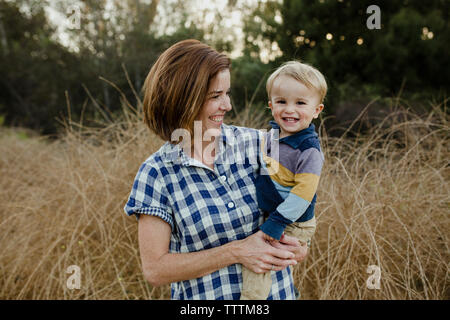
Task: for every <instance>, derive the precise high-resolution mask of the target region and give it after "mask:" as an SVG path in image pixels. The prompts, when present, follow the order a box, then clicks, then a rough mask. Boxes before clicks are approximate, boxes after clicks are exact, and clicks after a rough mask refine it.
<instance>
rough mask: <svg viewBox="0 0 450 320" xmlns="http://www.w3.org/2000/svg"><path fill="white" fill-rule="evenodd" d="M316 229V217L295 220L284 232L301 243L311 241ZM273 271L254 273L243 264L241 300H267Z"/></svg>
mask: <svg viewBox="0 0 450 320" xmlns="http://www.w3.org/2000/svg"><path fill="white" fill-rule="evenodd" d="M315 231H316V218H315V217H313V218H312V219H311V220H308V221H305V222H294V223H292V224H290V225H288V226H287V227H286V229H285V231H284V233H285V234H286V235H288V236H293V237H296V238H297V239H298V241H299V242H300V243H307V244H309V242H310V241H311V238H312V236H313V235H314V232H315ZM272 273H273V271H270V272H266V273H254V272H253V271H250V270H249V269H247V268H246V267H244V266H242V292H241V300H266V299H267V297H268V296H269V293H270V289H271V288H272Z"/></svg>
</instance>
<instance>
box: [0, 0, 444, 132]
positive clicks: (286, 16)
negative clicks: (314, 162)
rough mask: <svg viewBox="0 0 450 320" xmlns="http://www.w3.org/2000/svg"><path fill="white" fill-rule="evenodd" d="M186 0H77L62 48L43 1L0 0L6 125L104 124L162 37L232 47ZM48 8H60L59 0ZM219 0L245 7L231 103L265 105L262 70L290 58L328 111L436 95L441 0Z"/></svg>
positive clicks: (0, 106) (166, 42)
mask: <svg viewBox="0 0 450 320" xmlns="http://www.w3.org/2000/svg"><path fill="white" fill-rule="evenodd" d="M111 4H112V6H113V7H111ZM189 4H190V3H189V1H174V2H171V3H169V2H167V3H166V2H160V1H157V0H152V1H140V0H128V1H106V0H103V1H94V0H86V1H83V2H80V3H79V8H80V13H81V14H80V16H79V25H78V27H77V28H73V29H71V30H66V32H67V33H68V36H69V37H70V39H71V40H70V41H71V44H70V46H66V45H63V44H61V42H60V41H59V40H58V32H57V28H56V26H55V25H54V24H52V23H51V22H50V21H49V20H48V14H47V13H46V6H48V5H49V4H48V3H47V2H45V1H35V0H20V1H14V2H11V1H5V0H0V55H1V60H0V72H1V77H0V116H1V117H2V118H4V122H5V124H7V125H20V126H26V127H29V128H32V129H35V130H37V131H39V132H41V133H43V134H54V133H56V132H57V131H58V128H59V126H60V125H59V123H58V122H57V121H55V119H56V118H64V117H66V116H67V113H68V112H69V110H68V109H69V108H68V107H70V113H71V116H72V118H73V119H74V120H80V119H81V117H83V119H86V120H85V121H90V122H91V123H92V124H95V121H96V120H99V119H102V118H105V117H107V118H109V120H111V121H114V119H115V117H119V115H120V113H121V110H122V107H123V103H124V102H123V99H124V97H125V98H126V99H128V100H129V101H131V102H132V103H137V100H136V97H135V92H134V91H133V90H135V91H137V93H138V94H140V89H141V86H142V84H143V81H144V80H145V76H146V74H147V73H148V71H149V69H150V67H151V65H152V64H153V63H154V61H155V60H156V59H157V57H158V56H159V54H161V52H163V51H164V50H165V49H166V48H168V47H169V46H170V45H172V44H173V43H175V42H177V41H180V40H182V39H187V38H195V39H198V40H201V41H204V42H206V43H209V44H210V45H212V46H213V47H214V48H216V49H218V50H219V51H225V52H227V53H231V52H232V51H233V50H234V48H235V46H236V44H235V40H234V39H233V37H232V36H227V37H226V36H225V35H226V34H227V32H228V31H227V30H226V29H225V28H224V27H223V25H225V23H223V22H224V21H225V18H226V17H225V16H226V13H224V12H214V13H213V14H214V19H213V21H212V22H210V23H209V24H208V23H206V24H205V23H199V21H194V20H192V19H190V16H189V13H188V10H187V7H188V6H189ZM374 4H375V5H377V6H378V7H379V8H380V21H381V26H380V28H379V29H369V28H368V27H367V23H366V22H367V19H368V18H369V16H370V14H368V13H367V12H366V9H367V7H369V6H370V5H374ZM58 5H59V7H58V9H59V11H60V12H61V13H63V14H64V15H66V16H67V15H68V13H67V12H68V11H67V8H68V6H69V4H67V3H64V2H61V3H59V4H58ZM162 7H163V8H164V10H162ZM200 9H201V8H199V10H200ZM226 9H227V10H225V11H226V12H228V13H230V12H233V11H234V10H245V15H243V17H244V18H243V19H244V22H243V29H242V32H243V50H242V54H241V55H240V56H239V57H236V58H233V61H232V79H233V81H232V95H233V96H232V99H233V105H234V108H235V109H237V110H240V109H243V108H245V107H246V106H248V105H249V104H252V105H253V106H254V107H255V112H257V110H261V112H266V111H263V110H265V109H264V108H263V106H265V104H266V100H267V97H266V93H265V85H264V84H265V79H266V78H267V76H268V74H269V73H270V72H272V71H273V70H274V68H276V67H277V66H278V65H279V64H280V63H282V62H284V61H288V60H291V59H299V60H302V61H305V62H307V63H310V64H312V65H314V66H315V67H317V68H318V69H319V70H321V71H322V73H323V74H324V75H325V76H326V78H327V81H328V83H329V87H330V89H329V94H328V97H327V100H326V108H327V109H326V110H327V114H328V115H334V116H338V115H339V114H342V113H345V112H346V110H348V108H350V107H352V106H355V105H356V106H358V107H360V106H362V105H365V104H367V103H368V102H369V101H371V100H373V99H376V98H382V97H392V96H396V95H398V94H399V92H401V94H402V97H404V98H405V99H410V100H411V101H429V100H433V99H434V100H440V99H446V98H447V96H446V95H447V90H448V89H447V88H448V83H449V74H450V72H449V71H450V70H449V64H448V58H447V52H448V40H449V39H450V34H449V33H450V31H449V30H450V28H449V25H448V24H449V22H448V21H449V17H448V13H449V12H450V10H449V9H450V8H449V2H448V1H445V0H431V1H427V2H424V1H418V0H403V1H373V0H370V1H369V0H363V1H357V2H356V1H349V0H319V1H313V0H283V1H265V2H257V1H255V2H254V3H253V4H251V5H250V4H247V3H246V1H239V0H234V1H228V3H227V6H226ZM203 22H204V21H203ZM169 29H170V30H169ZM169 31H170V32H169ZM118 89H120V91H121V92H119V90H118ZM122 94H123V95H122ZM258 108H260V109H258ZM338 120H339V119H337V120H336V121H338Z"/></svg>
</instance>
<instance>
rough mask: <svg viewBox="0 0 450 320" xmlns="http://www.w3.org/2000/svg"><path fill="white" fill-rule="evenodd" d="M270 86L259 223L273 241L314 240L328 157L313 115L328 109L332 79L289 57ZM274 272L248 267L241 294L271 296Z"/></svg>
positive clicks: (245, 297) (258, 186) (249, 297)
mask: <svg viewBox="0 0 450 320" xmlns="http://www.w3.org/2000/svg"><path fill="white" fill-rule="evenodd" d="M266 89H267V93H268V96H269V107H270V109H271V110H272V115H273V118H274V120H275V121H271V122H270V124H271V125H272V130H270V131H269V132H267V134H266V135H265V136H264V139H263V140H264V141H263V143H262V149H263V150H262V161H261V164H262V165H261V168H262V169H261V175H260V176H259V177H258V178H257V180H256V190H257V191H256V192H257V198H258V205H259V207H260V209H262V210H263V212H264V213H265V214H266V215H267V214H268V218H267V219H266V221H265V222H264V224H263V225H262V226H261V227H260V229H261V230H262V231H263V232H264V238H265V239H266V240H268V241H277V240H280V238H281V237H282V235H283V233H285V234H287V235H291V236H294V237H296V238H297V239H298V240H299V241H300V242H301V243H306V244H308V246H309V244H310V239H311V237H312V236H313V234H314V231H315V229H316V221H315V217H314V206H315V203H316V190H317V186H318V184H319V177H320V172H321V170H322V165H323V161H324V157H323V153H322V151H321V148H320V144H319V139H318V135H317V133H316V132H315V127H314V124H312V123H311V121H312V120H313V119H316V118H317V117H318V116H319V114H320V112H321V111H322V110H323V107H324V105H323V100H324V98H325V95H326V92H327V84H326V81H325V78H324V77H323V75H322V74H321V73H320V72H319V71H318V70H317V69H315V68H313V67H311V66H309V65H307V64H304V63H300V62H298V61H290V62H287V63H285V64H283V65H282V66H281V67H280V68H278V69H277V70H276V71H275V72H274V73H273V74H272V75H271V76H270V77H269V79H268V80H267V85H266ZM278 130H279V136H278ZM272 269H273V266H272ZM271 273H272V272H266V273H264V274H256V273H253V272H252V271H250V270H248V269H246V268H243V274H242V275H243V290H242V293H241V300H262V299H267V297H268V295H269V293H270V289H271V286H272V279H271Z"/></svg>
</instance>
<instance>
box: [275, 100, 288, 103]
mask: <svg viewBox="0 0 450 320" xmlns="http://www.w3.org/2000/svg"><path fill="white" fill-rule="evenodd" d="M275 102H276V103H285V102H286V101H284V100H277V101H275Z"/></svg>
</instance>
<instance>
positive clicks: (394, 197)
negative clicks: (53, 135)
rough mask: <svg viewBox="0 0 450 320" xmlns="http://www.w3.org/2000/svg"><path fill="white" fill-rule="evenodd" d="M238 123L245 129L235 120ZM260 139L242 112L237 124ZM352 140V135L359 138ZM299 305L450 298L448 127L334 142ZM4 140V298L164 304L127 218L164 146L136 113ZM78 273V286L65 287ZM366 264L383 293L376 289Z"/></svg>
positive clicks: (439, 123)
mask: <svg viewBox="0 0 450 320" xmlns="http://www.w3.org/2000/svg"><path fill="white" fill-rule="evenodd" d="M237 119H239V120H237ZM232 121H233V122H234V124H238V125H239V124H245V125H247V126H254V127H258V128H262V127H263V126H262V123H264V121H265V119H262V118H261V117H260V118H257V119H255V118H254V117H253V116H252V114H251V113H249V112H248V111H247V112H244V113H243V115H239V116H237V117H236V118H235V120H232ZM351 130H353V129H351ZM320 132H321V139H322V146H323V149H324V153H325V156H326V164H325V167H324V169H323V175H322V177H321V182H320V187H319V191H318V203H317V207H316V215H317V218H318V223H319V224H318V228H317V233H316V235H315V237H314V239H313V243H312V247H311V250H310V253H309V255H308V257H307V259H305V261H304V262H302V263H301V264H299V265H298V266H297V267H296V269H295V271H294V275H295V282H296V285H297V287H298V288H299V290H300V292H301V295H302V297H301V298H302V299H448V298H449V297H450V292H449V230H450V225H449V205H450V201H449V200H450V199H449V194H450V192H449V185H448V181H449V174H450V171H449V159H450V151H449V150H450V148H449V142H450V141H449V126H448V115H447V113H446V107H445V106H442V105H440V106H436V107H435V108H434V109H433V111H431V112H430V113H428V114H427V115H425V116H423V117H419V116H416V115H414V114H411V113H408V112H406V111H402V109H400V108H397V109H396V110H393V111H392V112H391V113H390V114H389V115H388V116H387V117H386V118H385V119H384V120H383V121H382V122H380V123H379V124H378V125H376V126H374V127H372V128H371V129H370V132H369V133H367V134H364V135H362V134H361V135H352V136H349V135H344V136H343V137H342V138H332V137H329V136H327V131H326V130H325V126H323V125H322V126H321V127H320ZM0 134H1V137H0V177H1V178H0V190H1V191H0V215H1V220H0V248H1V252H0V298H1V299H167V298H169V297H170V290H169V287H168V286H164V287H160V288H152V287H151V286H150V285H149V284H148V283H146V281H145V280H144V278H143V276H142V271H141V264H140V257H139V250H138V242H137V222H136V220H135V218H134V217H127V216H126V215H125V214H124V213H123V206H124V204H125V201H126V200H127V197H128V194H129V191H130V189H131V184H132V182H133V178H134V175H135V174H136V172H137V169H138V167H139V165H140V164H141V163H142V161H143V160H145V159H146V158H147V157H148V156H149V155H150V154H151V153H153V152H154V151H156V150H157V148H158V147H159V146H160V145H161V144H162V141H160V140H159V139H158V138H156V137H155V136H153V135H152V134H151V133H150V132H149V131H148V130H147V129H146V128H145V127H144V126H143V124H142V121H141V119H140V117H139V115H136V114H133V113H126V115H125V117H124V120H123V121H122V122H118V123H115V124H110V125H109V126H107V127H105V128H104V129H96V130H89V129H87V128H83V129H79V128H78V127H77V126H70V127H68V130H67V133H66V134H65V135H64V137H62V138H61V139H59V140H58V141H53V142H49V141H48V140H45V139H43V138H39V137H31V138H28V139H22V138H20V137H18V135H17V130H7V129H3V130H2V131H1V133H0ZM70 265H77V266H79V267H80V270H81V288H80V289H73V290H71V289H68V288H67V286H66V282H67V280H68V278H69V277H70V274H68V273H66V270H67V268H68V267H69V266H70ZM370 265H375V266H378V267H379V268H380V271H381V278H380V288H379V289H369V288H368V287H367V284H366V281H367V279H368V278H369V277H370V276H371V274H370V273H368V272H367V268H368V266H370Z"/></svg>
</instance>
